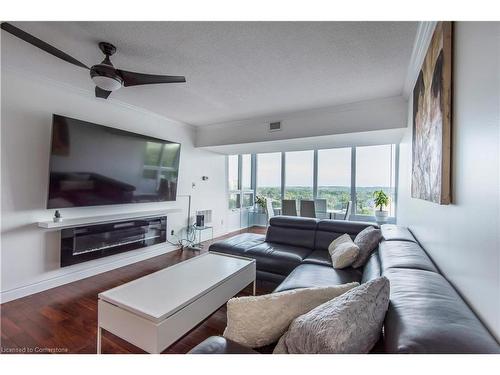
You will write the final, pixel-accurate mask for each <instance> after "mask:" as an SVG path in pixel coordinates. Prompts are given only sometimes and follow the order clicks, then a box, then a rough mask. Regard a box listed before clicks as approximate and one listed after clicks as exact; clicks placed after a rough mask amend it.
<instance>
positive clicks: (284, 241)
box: [191, 216, 500, 354]
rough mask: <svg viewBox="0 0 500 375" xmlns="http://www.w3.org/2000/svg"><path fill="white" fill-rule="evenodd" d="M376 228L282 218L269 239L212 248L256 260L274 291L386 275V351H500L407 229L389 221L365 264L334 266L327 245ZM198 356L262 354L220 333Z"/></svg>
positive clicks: (244, 238) (246, 237)
mask: <svg viewBox="0 0 500 375" xmlns="http://www.w3.org/2000/svg"><path fill="white" fill-rule="evenodd" d="M369 225H373V224H371V223H362V222H348V221H336V220H317V219H308V218H298V217H287V216H277V217H274V218H272V219H271V221H270V226H269V228H268V231H267V234H266V235H265V236H264V235H258V234H251V233H246V234H241V235H238V236H235V237H232V238H230V239H227V240H225V241H221V242H217V243H214V244H213V245H211V246H210V251H216V252H222V253H228V254H236V255H241V256H246V257H251V258H254V259H256V260H257V278H259V279H265V280H271V281H275V282H277V283H279V285H278V286H277V288H276V289H275V291H274V292H279V291H284V290H289V289H296V288H305V287H314V286H329V285H338V284H344V283H348V282H353V281H358V282H360V283H363V282H366V281H369V280H372V279H373V278H376V277H379V276H380V275H384V276H386V277H387V278H388V279H389V280H390V283H391V297H390V299H391V301H390V305H389V309H388V311H387V314H386V318H385V322H384V329H383V333H382V335H381V345H380V346H381V347H382V351H383V352H386V353H500V345H499V344H498V342H497V341H496V340H495V338H494V337H493V336H492V335H491V334H490V333H489V331H488V330H487V329H486V327H485V326H484V325H483V324H482V323H481V321H480V320H479V319H478V318H477V316H476V315H475V314H474V312H473V311H472V310H471V309H470V307H469V306H468V305H467V304H466V303H465V301H464V300H463V299H462V298H461V297H460V295H459V294H458V293H457V292H456V291H455V289H454V288H453V286H452V285H451V284H450V283H449V282H448V281H447V280H446V278H445V277H444V276H443V275H441V274H440V272H439V270H438V268H437V267H436V265H435V264H434V263H433V262H432V260H431V259H430V258H429V256H428V255H427V254H426V252H425V251H424V249H423V248H422V247H421V246H420V245H419V244H418V242H417V240H416V239H415V237H414V236H413V235H412V233H411V232H410V231H409V230H408V229H406V228H404V227H400V226H396V225H383V226H382V228H381V229H382V235H383V240H382V242H381V243H380V245H379V248H378V249H377V250H376V251H375V252H374V253H373V254H372V255H371V257H370V259H369V260H368V262H367V264H366V265H365V266H364V268H362V269H353V268H347V269H343V270H336V269H334V268H333V267H332V265H331V260H330V256H329V254H328V250H327V249H328V245H329V244H330V243H331V242H332V241H333V240H334V239H335V238H337V237H338V236H340V235H342V234H344V233H348V234H349V235H351V237H353V238H354V237H355V236H356V235H357V234H358V233H359V232H360V231H361V230H363V229H364V228H366V227H367V226H369ZM377 346H378V345H377ZM377 351H379V348H377ZM191 353H219V354H223V353H241V354H244V353H257V352H255V351H253V350H252V349H249V348H246V347H243V346H241V345H239V344H237V343H234V342H231V341H229V340H226V339H224V338H222V337H215V336H214V337H210V338H208V339H207V340H205V341H204V342H202V343H201V344H200V345H198V346H197V347H195V348H194V349H193V350H192V351H191Z"/></svg>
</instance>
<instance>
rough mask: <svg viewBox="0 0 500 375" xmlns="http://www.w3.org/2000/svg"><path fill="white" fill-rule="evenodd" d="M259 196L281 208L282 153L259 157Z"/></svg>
mask: <svg viewBox="0 0 500 375" xmlns="http://www.w3.org/2000/svg"><path fill="white" fill-rule="evenodd" d="M257 194H258V195H263V196H265V197H268V198H271V199H272V200H273V206H274V207H280V206H281V152H273V153H269V154H258V155H257Z"/></svg>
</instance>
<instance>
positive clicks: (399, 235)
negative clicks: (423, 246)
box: [381, 224, 417, 243]
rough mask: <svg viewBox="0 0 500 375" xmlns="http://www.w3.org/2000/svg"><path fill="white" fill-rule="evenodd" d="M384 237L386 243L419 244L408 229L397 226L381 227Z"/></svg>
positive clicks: (385, 225) (387, 225)
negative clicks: (408, 242) (403, 242)
mask: <svg viewBox="0 0 500 375" xmlns="http://www.w3.org/2000/svg"><path fill="white" fill-rule="evenodd" d="M381 230H382V237H383V239H384V240H386V241H410V242H415V243H416V242H417V240H416V239H415V237H414V236H413V234H411V232H410V231H409V229H408V228H406V227H402V226H399V225H395V224H383V225H382V226H381Z"/></svg>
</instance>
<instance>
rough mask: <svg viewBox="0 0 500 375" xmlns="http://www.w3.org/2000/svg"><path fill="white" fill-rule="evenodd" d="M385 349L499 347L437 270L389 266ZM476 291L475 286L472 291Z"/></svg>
mask: <svg viewBox="0 0 500 375" xmlns="http://www.w3.org/2000/svg"><path fill="white" fill-rule="evenodd" d="M383 274H384V276H386V277H387V278H388V279H389V281H390V282H391V303H390V305H389V310H388V311H387V314H386V316H385V324H384V344H385V351H386V352H387V353H436V354H437V353H500V346H499V344H498V343H497V342H496V341H495V339H494V338H493V336H491V334H490V333H489V332H488V330H487V329H486V328H485V327H484V326H483V324H482V323H481V322H480V321H479V319H478V318H477V317H476V315H475V314H474V313H473V312H472V310H471V309H470V308H469V306H467V304H466V303H465V302H464V300H463V299H462V298H461V297H460V296H459V295H458V293H457V292H456V291H455V289H453V287H452V286H451V285H450V283H449V282H448V281H447V280H446V279H445V278H444V277H443V276H442V275H440V274H439V273H435V272H430V271H425V270H421V269H408V268H389V269H387V270H386V271H384V272H383ZM478 292H480V291H478Z"/></svg>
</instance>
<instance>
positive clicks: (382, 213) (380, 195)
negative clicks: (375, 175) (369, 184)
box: [373, 190, 389, 224]
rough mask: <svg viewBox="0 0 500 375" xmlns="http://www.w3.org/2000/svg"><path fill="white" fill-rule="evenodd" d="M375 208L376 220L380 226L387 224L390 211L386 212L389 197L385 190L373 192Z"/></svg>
mask: <svg viewBox="0 0 500 375" xmlns="http://www.w3.org/2000/svg"><path fill="white" fill-rule="evenodd" d="M373 197H374V198H375V199H374V202H375V208H378V210H377V209H376V210H375V220H376V221H377V223H378V224H382V223H385V222H387V217H388V216H389V211H386V210H384V209H383V208H384V207H387V206H388V205H389V197H388V196H387V194H386V193H384V191H383V190H376V191H374V192H373Z"/></svg>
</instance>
